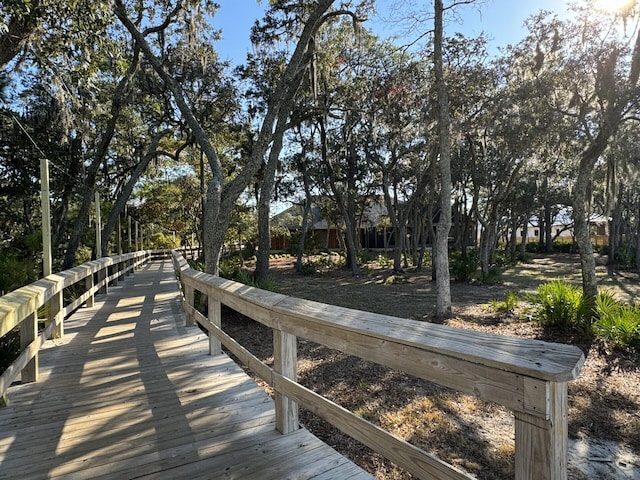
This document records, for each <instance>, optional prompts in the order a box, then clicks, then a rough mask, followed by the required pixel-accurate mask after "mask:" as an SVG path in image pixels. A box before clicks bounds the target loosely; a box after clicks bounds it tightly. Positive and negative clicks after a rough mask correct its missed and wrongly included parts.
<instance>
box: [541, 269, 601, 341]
mask: <svg viewBox="0 0 640 480" xmlns="http://www.w3.org/2000/svg"><path fill="white" fill-rule="evenodd" d="M531 303H533V304H534V305H536V309H535V313H534V319H535V320H536V321H538V322H539V323H540V324H541V325H543V326H544V327H555V328H559V329H561V330H565V331H575V332H577V333H580V334H582V335H585V336H591V321H592V317H593V311H592V308H590V306H588V305H586V303H585V302H584V301H583V297H582V291H581V290H580V289H579V288H578V287H575V286H573V285H569V284H567V283H566V282H564V281H562V280H555V281H553V282H548V283H543V284H541V285H539V286H538V291H537V292H536V294H534V295H533V297H532V298H531Z"/></svg>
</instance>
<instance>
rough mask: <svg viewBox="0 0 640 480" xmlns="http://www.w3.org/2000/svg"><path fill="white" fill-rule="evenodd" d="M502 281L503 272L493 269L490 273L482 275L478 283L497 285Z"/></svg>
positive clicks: (496, 268)
mask: <svg viewBox="0 0 640 480" xmlns="http://www.w3.org/2000/svg"><path fill="white" fill-rule="evenodd" d="M501 281H502V271H501V270H500V268H498V267H491V268H490V269H489V273H487V274H483V273H481V275H480V278H478V282H479V283H480V285H495V284H497V283H500V282H501Z"/></svg>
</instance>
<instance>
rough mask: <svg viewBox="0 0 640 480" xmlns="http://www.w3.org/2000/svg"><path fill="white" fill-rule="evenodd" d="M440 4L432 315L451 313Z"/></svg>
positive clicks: (436, 18)
mask: <svg viewBox="0 0 640 480" xmlns="http://www.w3.org/2000/svg"><path fill="white" fill-rule="evenodd" d="M443 19H444V6H443V3H442V0H434V14H433V25H434V28H433V67H434V77H435V78H434V82H435V88H436V92H437V93H436V95H437V106H438V109H437V117H438V169H439V173H440V216H439V219H438V225H437V227H436V238H435V243H434V247H433V255H434V267H435V270H436V318H437V319H439V320H444V319H447V318H449V317H450V316H451V282H450V276H449V232H450V230H451V192H452V184H451V120H450V113H449V92H448V90H447V82H446V80H445V76H444V66H443V64H444V62H443V48H442V46H443V39H444V27H443Z"/></svg>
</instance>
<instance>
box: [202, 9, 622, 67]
mask: <svg viewBox="0 0 640 480" xmlns="http://www.w3.org/2000/svg"><path fill="white" fill-rule="evenodd" d="M395 1H397V0H377V2H376V5H377V8H378V10H379V15H378V18H375V17H374V18H371V21H369V22H367V23H366V24H365V25H367V27H368V28H371V29H373V30H374V32H375V33H376V34H378V35H379V36H380V37H383V38H385V37H388V36H389V35H391V34H393V30H394V25H393V24H390V23H389V22H385V21H384V19H385V18H389V16H390V12H389V10H390V8H391V5H392V4H393V3H394V2H395ZM427 1H428V0H424V3H425V4H426V3H427ZM612 1H615V0H612ZM218 3H219V4H220V5H221V8H220V10H219V11H218V14H217V15H216V17H215V18H214V19H213V23H214V25H215V26H216V27H217V28H221V29H222V37H223V38H222V40H221V41H220V42H218V44H217V49H218V53H219V54H220V56H221V58H222V59H223V60H227V59H228V60H231V61H232V63H233V64H236V65H237V64H240V63H242V62H243V61H244V59H245V57H246V54H247V52H249V51H250V50H251V44H250V42H249V34H250V30H251V26H252V25H253V23H254V22H255V20H256V19H258V18H261V17H262V14H263V12H264V10H265V8H266V6H267V5H268V0H262V2H261V3H258V2H257V1H256V0H218ZM336 3H337V2H336ZM445 4H446V2H445ZM567 4H568V0H484V3H483V4H482V5H480V6H461V7H459V15H460V21H461V23H458V22H455V21H453V20H449V21H448V24H447V26H446V29H447V34H448V35H451V34H453V33H455V32H461V33H463V34H465V35H466V36H469V37H475V36H478V35H479V34H480V33H481V32H483V31H484V32H485V33H486V34H487V36H488V38H489V39H490V45H489V51H490V52H491V51H492V50H493V51H497V48H498V47H504V46H507V45H508V44H515V43H517V42H518V41H519V40H521V39H522V38H523V37H524V35H525V30H524V26H523V25H524V21H525V19H526V18H527V17H529V16H530V15H531V14H534V13H537V12H538V11H540V10H550V11H553V12H557V13H560V14H562V13H564V12H565V11H566V5H567Z"/></svg>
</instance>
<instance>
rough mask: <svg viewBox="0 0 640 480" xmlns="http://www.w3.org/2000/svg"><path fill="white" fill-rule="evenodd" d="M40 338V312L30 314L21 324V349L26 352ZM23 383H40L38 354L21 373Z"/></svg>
mask: <svg viewBox="0 0 640 480" xmlns="http://www.w3.org/2000/svg"><path fill="white" fill-rule="evenodd" d="M37 336H38V312H33V313H31V314H29V315H28V316H27V317H26V318H25V319H24V320H23V321H22V323H21V324H20V349H21V350H23V351H24V349H25V348H26V347H28V346H29V344H30V343H31V342H33V341H34V340H35V339H36V337H37ZM20 377H21V380H22V383H29V382H37V381H38V352H36V354H35V356H34V357H33V358H32V359H31V360H30V361H29V363H27V365H26V366H25V367H24V368H23V369H22V371H21V372H20Z"/></svg>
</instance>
